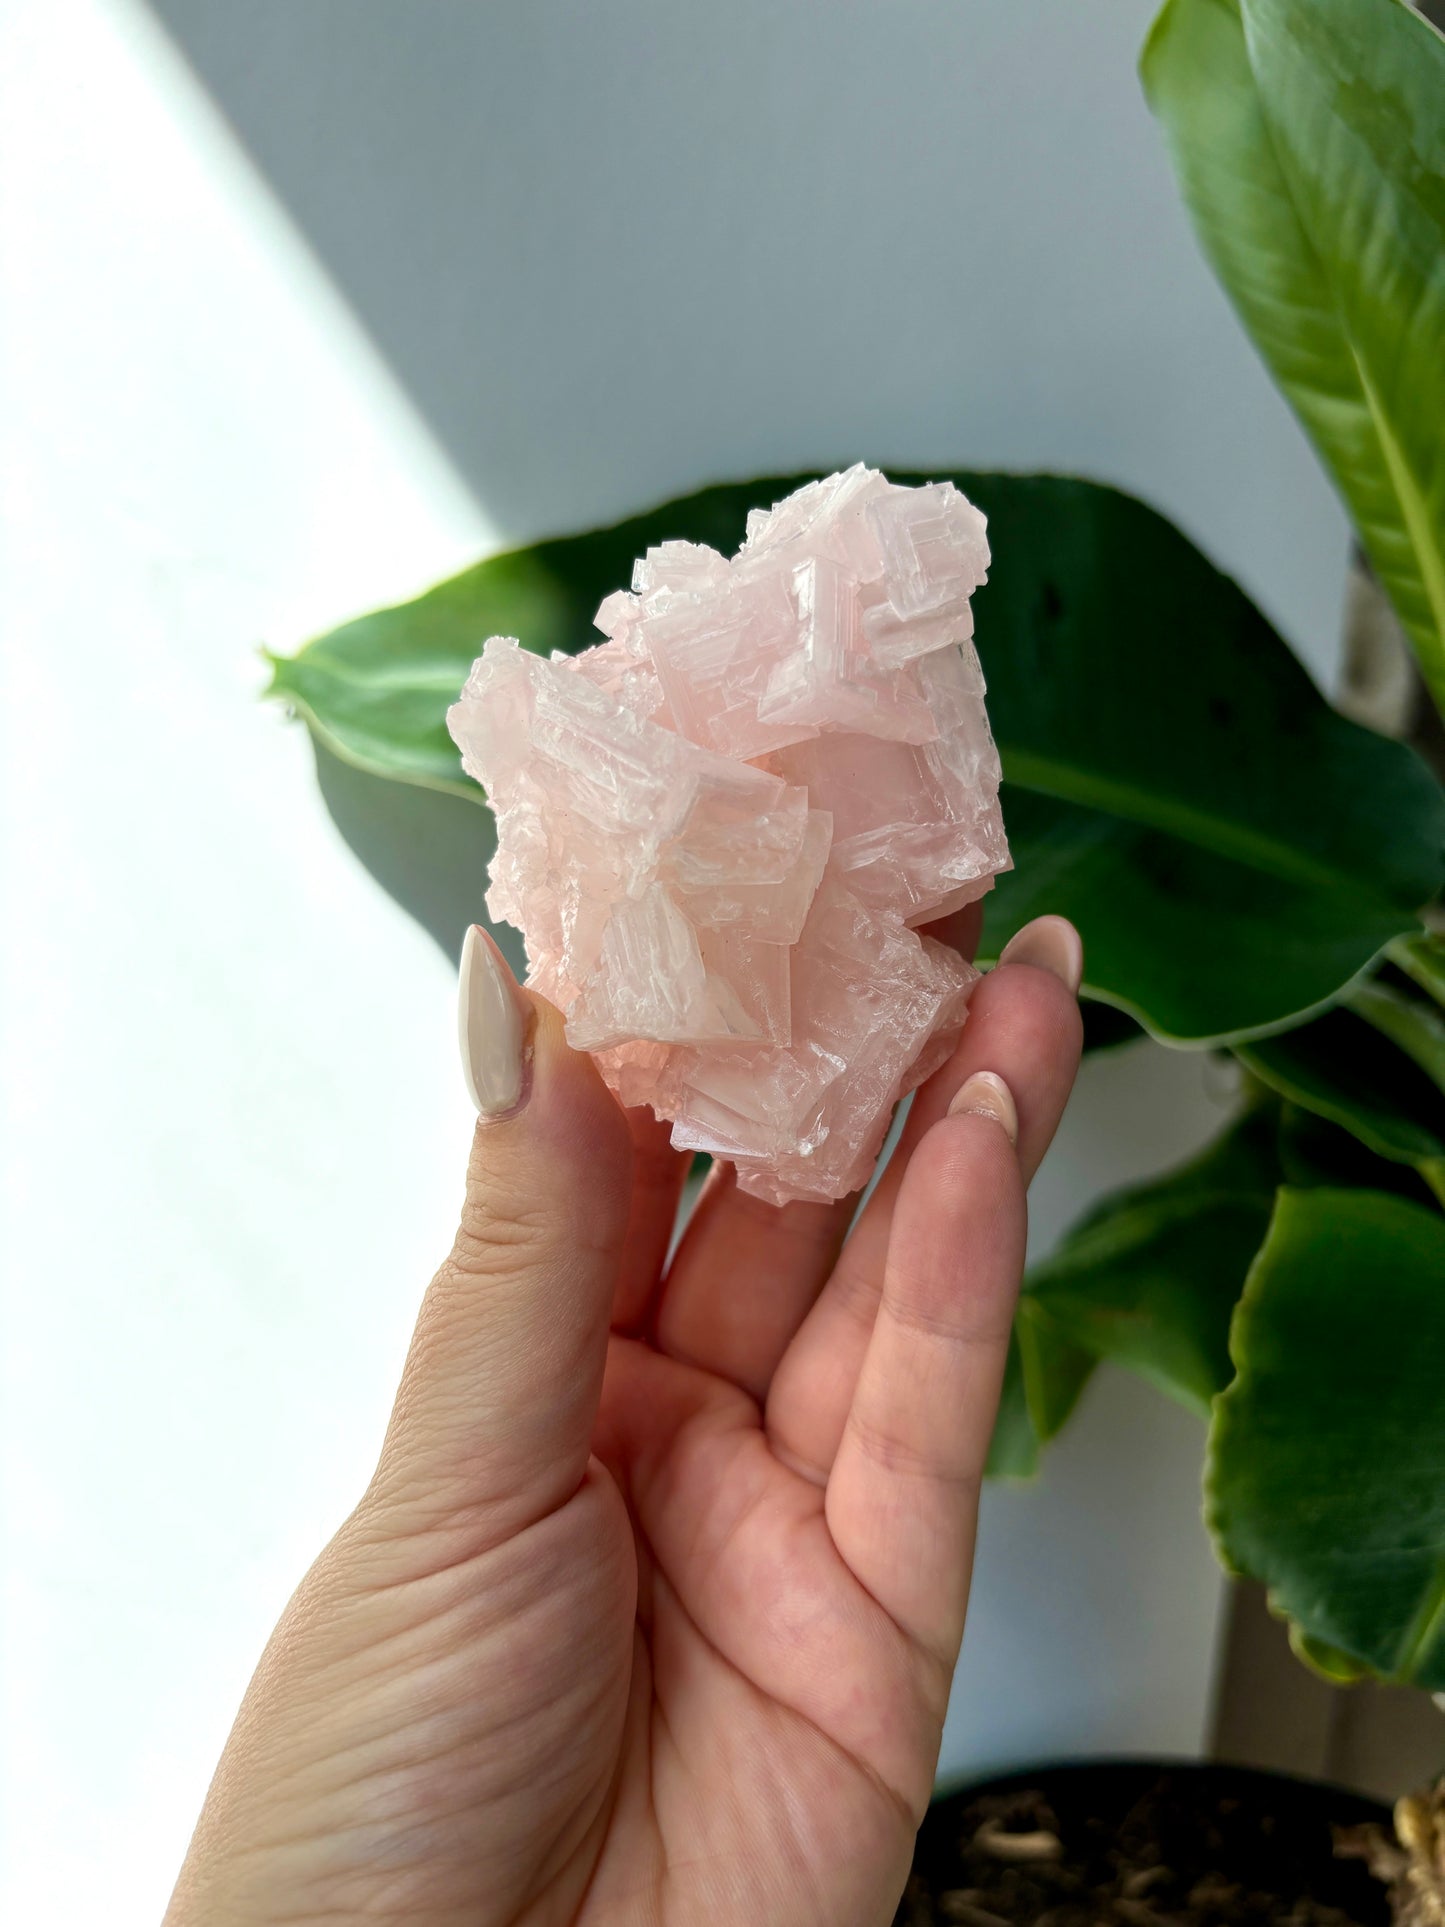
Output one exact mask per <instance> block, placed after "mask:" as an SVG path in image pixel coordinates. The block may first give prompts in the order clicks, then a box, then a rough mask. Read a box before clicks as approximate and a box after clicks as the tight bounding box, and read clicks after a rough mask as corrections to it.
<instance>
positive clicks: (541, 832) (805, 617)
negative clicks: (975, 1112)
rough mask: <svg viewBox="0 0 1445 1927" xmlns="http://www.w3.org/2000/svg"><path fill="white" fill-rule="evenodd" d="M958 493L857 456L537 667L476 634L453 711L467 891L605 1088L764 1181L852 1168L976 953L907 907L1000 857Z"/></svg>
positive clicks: (744, 1183)
mask: <svg viewBox="0 0 1445 1927" xmlns="http://www.w3.org/2000/svg"><path fill="white" fill-rule="evenodd" d="M988 563H989V552H988V542H987V538H986V535H985V523H984V518H983V516H982V515H981V514H980V513H979V512H978V510H977V509H975V508H974V507H973V506H972V504H971V503H969V502H968V500H967V499H966V498H965V497H964V496H963V495H961V494H960V493H959V491H958V490H957V489H956V488H955V487H954V486H953V485H952V483H949V482H936V483H930V484H929V485H928V486H926V487H923V488H903V487H899V486H897V485H896V484H894V483H892V482H890V481H888V479H887V478H886V477H885V476H883V475H880V474H879V473H878V472H877V471H876V470H874V469H868V468H864V467H862V466H858V467H855V468H850V469H848V470H846V471H845V472H844V473H843V474H840V475H830V476H828V477H827V478H826V479H825V480H823V481H820V482H813V483H810V484H809V485H808V486H807V487H806V488H801V489H799V490H798V491H797V493H796V494H793V495H790V496H789V497H788V498H787V499H786V501H783V502H779V503H778V504H777V505H776V507H774V508H771V509H766V510H754V511H753V513H752V514H751V515H750V516H749V517H748V525H747V537H746V540H745V541H744V542H743V545H742V547H741V548H740V549H739V550H738V552H737V554H736V555H735V556H732V557H727V556H723V555H719V554H718V552H717V551H716V550H715V549H710V548H704V547H701V546H699V545H698V544H696V543H692V542H664V543H662V544H661V545H660V546H659V547H657V548H655V549H649V550H648V552H647V554H646V555H645V556H644V557H643V558H642V559H641V561H639V562H638V563H637V564H636V566H635V567H634V570H633V576H632V587H631V589H630V591H629V590H619V591H618V592H617V593H616V594H613V595H609V596H608V597H607V599H606V600H605V601H604V602H603V604H602V606H601V608H600V609H599V610H598V611H597V618H596V621H597V627H598V628H599V629H600V630H601V631H602V633H603V635H604V636H605V637H606V640H605V641H604V642H600V643H598V644H596V645H595V646H594V647H592V648H590V649H585V650H583V651H582V652H581V653H580V654H578V655H575V656H563V655H560V654H559V655H555V656H553V657H552V658H551V659H550V660H547V659H545V658H543V657H541V656H537V655H533V654H531V653H529V652H528V651H527V650H526V649H524V648H522V647H521V646H520V645H519V643H518V642H516V641H515V640H513V639H511V638H509V637H503V636H493V637H492V638H491V640H490V641H489V642H488V643H487V644H486V646H485V648H484V649H483V651H482V654H481V655H480V656H479V657H478V659H477V661H476V662H475V663H474V664H473V666H472V672H471V674H470V676H469V677H468V678H467V684H466V687H465V689H464V690H463V691H462V695H461V699H460V701H459V702H457V703H456V704H455V705H454V706H453V708H452V709H451V710H450V711H449V713H448V716H447V722H448V725H449V727H450V729H451V733H452V735H453V737H454V738H455V739H456V742H457V746H458V747H459V749H460V750H461V752H462V762H463V764H464V766H465V768H466V769H467V771H468V772H469V773H470V774H471V775H472V776H474V777H475V778H476V779H477V781H478V782H479V783H481V784H482V785H483V787H484V788H485V789H486V791H487V794H488V797H489V799H490V801H491V805H492V808H493V810H494V811H495V813H496V819H497V854H496V857H495V859H494V861H493V863H492V868H491V888H490V890H489V892H488V895H487V908H488V910H489V912H490V914H491V915H492V917H494V918H497V919H504V920H506V921H507V922H509V923H514V924H516V925H517V926H518V927H519V928H520V929H521V930H522V932H523V934H524V936H525V937H526V941H527V954H528V958H529V961H530V965H531V970H530V975H529V977H528V982H529V984H530V985H531V986H532V988H533V989H535V990H537V991H539V992H540V993H541V994H542V995H543V996H545V997H547V998H549V999H550V1000H551V1002H553V1003H554V1004H555V1005H556V1006H557V1007H558V1009H559V1010H561V1011H562V1013H563V1014H564V1016H565V1018H566V1022H567V1036H568V1039H569V1040H570V1042H571V1043H572V1044H573V1045H574V1046H575V1047H576V1048H577V1049H578V1050H586V1051H591V1052H592V1053H593V1054H594V1055H595V1057H596V1061H597V1063H598V1065H599V1067H600V1069H601V1071H602V1074H603V1076H604V1077H605V1078H606V1079H607V1081H608V1083H609V1084H610V1085H611V1086H612V1088H613V1089H614V1090H615V1091H616V1093H617V1095H618V1097H619V1098H620V1099H621V1101H622V1102H623V1103H624V1104H627V1105H637V1104H640V1105H650V1106H651V1108H652V1109H653V1110H654V1111H655V1112H656V1113H657V1115H658V1116H659V1117H665V1118H670V1119H671V1120H672V1127H673V1128H672V1141H673V1143H674V1144H675V1145H677V1146H679V1147H680V1148H682V1149H685V1150H693V1151H708V1152H711V1153H712V1155H713V1156H714V1157H718V1158H723V1159H726V1160H728V1161H729V1162H731V1163H732V1164H734V1165H735V1166H736V1167H737V1175H738V1183H739V1185H740V1186H741V1187H742V1189H743V1190H744V1191H749V1192H752V1193H753V1194H754V1195H755V1196H757V1197H761V1198H766V1199H769V1200H771V1201H772V1202H773V1203H775V1204H783V1203H786V1202H787V1201H788V1200H789V1199H792V1198H815V1199H817V1198H839V1197H843V1196H846V1195H847V1193H849V1192H850V1191H854V1190H856V1189H857V1188H858V1187H859V1186H860V1185H861V1184H863V1183H865V1182H866V1180H867V1178H868V1175H869V1173H870V1171H871V1169H872V1166H873V1162H874V1160H875V1158H876V1157H877V1154H878V1150H879V1147H880V1145H881V1143H882V1140H883V1136H884V1133H885V1131H886V1129H887V1125H888V1117H889V1113H890V1111H891V1109H892V1106H893V1105H894V1104H895V1103H896V1102H897V1100H898V1099H899V1097H900V1096H902V1095H903V1094H904V1093H905V1092H907V1091H910V1090H912V1089H913V1088H914V1086H915V1085H916V1084H918V1083H919V1082H921V1081H922V1079H923V1078H924V1077H926V1076H927V1075H928V1074H929V1073H930V1072H931V1071H932V1070H933V1069H935V1068H936V1067H937V1066H938V1065H939V1064H941V1063H942V1062H943V1061H944V1059H945V1058H946V1056H947V1055H948V1053H949V1052H950V1051H951V1049H952V1047H953V1044H954V1042H955V1040H956V1039H957V1036H958V1033H959V1030H960V1028H961V1027H962V1024H963V1020H964V1015H965V1005H966V1002H967V998H968V993H969V990H970V988H971V986H972V984H973V981H974V979H975V977H976V975H977V973H976V972H975V971H974V969H973V968H972V966H971V965H969V964H967V963H965V962H964V961H963V960H962V959H961V958H960V957H959V955H958V954H957V952H956V951H954V950H952V949H950V948H949V947H947V946H946V945H944V944H942V943H939V942H936V941H935V940H934V939H933V938H931V937H929V936H928V935H926V934H922V932H921V928H920V927H921V926H926V925H927V924H929V923H931V922H933V921H935V920H936V919H938V918H940V917H944V916H947V915H948V914H950V913H951V912H952V911H954V910H957V909H960V908H961V907H962V906H963V905H964V904H966V903H970V902H972V901H973V900H974V899H975V898H978V897H981V896H982V895H983V894H984V892H985V891H986V890H988V889H990V888H991V887H992V884H993V879H994V877H995V875H996V874H997V873H998V872H999V871H1001V870H1006V869H1007V868H1008V867H1009V855H1008V845H1007V843H1006V841H1005V838H1004V831H1003V820H1002V817H1001V815H1000V813H999V806H998V784H999V765H998V757H997V753H996V752H995V749H994V745H993V738H992V736H991V735H990V733H989V726H988V717H987V715H986V714H985V711H984V701H983V697H984V685H983V676H982V674H981V673H980V670H979V663H978V657H977V655H976V653H975V651H974V648H973V641H972V637H973V612H972V609H971V607H970V597H971V596H972V594H973V592H974V590H975V589H976V588H978V586H979V585H980V584H981V583H982V582H983V581H985V580H986V572H987V569H988Z"/></svg>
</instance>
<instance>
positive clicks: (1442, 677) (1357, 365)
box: [1240, 6, 1445, 713]
mask: <svg viewBox="0 0 1445 1927" xmlns="http://www.w3.org/2000/svg"><path fill="white" fill-rule="evenodd" d="M1248 15H1249V10H1248V7H1247V6H1243V7H1241V9H1240V26H1241V29H1242V31H1243V34H1244V45H1245V58H1246V60H1247V62H1248V65H1249V69H1250V72H1251V74H1252V75H1253V76H1254V82H1255V98H1256V100H1257V101H1258V104H1259V119H1260V125H1261V126H1262V127H1263V129H1264V137H1265V139H1266V141H1267V142H1268V143H1269V149H1270V153H1271V154H1272V155H1273V157H1274V164H1275V167H1276V169H1277V171H1278V174H1279V179H1280V183H1281V185H1282V187H1283V189H1284V192H1285V197H1286V199H1287V200H1288V202H1289V205H1290V209H1291V212H1292V213H1293V215H1294V218H1295V222H1296V224H1297V226H1298V228H1299V232H1300V236H1301V239H1302V241H1303V243H1304V246H1305V248H1306V250H1307V252H1308V254H1309V257H1310V259H1311V261H1312V262H1313V264H1314V266H1315V269H1316V271H1317V273H1318V275H1319V278H1320V281H1321V284H1322V285H1323V286H1324V287H1325V288H1326V290H1327V291H1328V293H1329V297H1330V314H1331V315H1332V317H1333V318H1334V321H1335V324H1336V326H1337V327H1338V328H1339V331H1340V339H1341V340H1342V341H1343V343H1344V345H1345V348H1346V350H1347V352H1348V354H1349V357H1350V361H1351V363H1352V365H1353V367H1354V371H1355V377H1356V379H1357V380H1358V382H1359V384H1360V393H1361V396H1362V397H1363V400H1364V404H1365V409H1366V412H1367V414H1368V416H1369V420H1370V425H1371V427H1372V428H1373V429H1374V432H1375V438H1376V441H1377V442H1378V444H1379V449H1380V457H1381V460H1382V462H1383V464H1384V468H1385V473H1386V475H1387V476H1388V478H1389V482H1390V486H1391V489H1392V491H1393V493H1394V496H1395V502H1396V507H1397V510H1398V512H1399V517H1400V521H1401V523H1402V524H1403V526H1404V529H1405V534H1406V538H1407V540H1408V541H1409V544H1410V550H1411V553H1412V555H1413V556H1414V559H1415V565H1416V568H1417V570H1418V572H1419V576H1420V580H1421V583H1422V584H1423V586H1424V589H1425V598H1426V601H1427V603H1428V604H1429V607H1430V612H1431V617H1432V620H1433V623H1434V633H1433V634H1432V635H1428V636H1424V635H1421V634H1420V633H1419V630H1418V627H1417V626H1413V625H1412V634H1413V636H1414V640H1415V644H1416V650H1417V654H1418V657H1419V661H1420V669H1421V673H1422V674H1423V675H1424V677H1425V680H1426V682H1427V683H1428V684H1429V687H1430V693H1431V695H1432V696H1433V698H1434V700H1435V703H1436V705H1437V707H1439V708H1440V709H1441V711H1442V713H1445V554H1439V553H1436V551H1435V549H1434V545H1433V542H1432V540H1431V538H1430V522H1429V517H1428V514H1427V513H1426V512H1425V507H1424V503H1423V502H1422V501H1421V500H1420V497H1419V494H1418V492H1417V490H1416V488H1415V479H1414V476H1413V474H1412V473H1411V471H1410V468H1409V464H1408V463H1407V462H1406V461H1405V458H1404V455H1403V452H1402V451H1401V450H1400V448H1399V447H1398V445H1397V443H1396V441H1395V437H1394V433H1393V431H1392V430H1391V428H1390V425H1389V421H1388V418H1387V416H1386V414H1385V411H1384V408H1383V406H1382V404H1381V403H1380V400H1379V397H1378V396H1377V394H1376V393H1375V388H1374V385H1373V383H1372V382H1371V380H1370V378H1369V376H1368V375H1367V374H1366V372H1365V364H1364V361H1363V359H1362V357H1361V354H1360V350H1359V348H1358V347H1357V345H1356V343H1355V338H1354V336H1353V334H1352V333H1351V331H1350V326H1349V323H1348V321H1347V319H1346V317H1345V313H1344V309H1343V307H1342V305H1341V302H1340V298H1339V293H1338V290H1337V289H1336V287H1335V282H1334V277H1333V276H1332V275H1331V273H1330V271H1329V267H1328V265H1327V263H1326V261H1325V258H1324V256H1323V255H1322V254H1321V252H1320V249H1319V246H1318V244H1317V243H1316V241H1315V238H1314V235H1313V234H1312V233H1311V231H1310V227H1309V224H1308V223H1307V221H1306V220H1305V217H1304V211H1303V209H1302V208H1301V207H1300V204H1299V199H1298V197H1297V196H1296V194H1295V192H1294V188H1293V186H1292V184H1291V181H1290V175H1289V169H1288V168H1287V167H1286V166H1285V164H1284V162H1283V161H1282V160H1281V158H1280V151H1279V143H1278V141H1277V140H1276V138H1275V130H1274V127H1273V124H1272V122H1271V120H1270V116H1269V113H1268V111H1267V110H1266V106H1265V94H1264V89H1263V88H1262V87H1261V86H1260V84H1259V75H1258V71H1257V69H1256V68H1255V63H1254V57H1253V55H1252V53H1251V52H1250V46H1249V40H1250V32H1249V17H1248Z"/></svg>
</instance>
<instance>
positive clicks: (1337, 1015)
mask: <svg viewBox="0 0 1445 1927" xmlns="http://www.w3.org/2000/svg"><path fill="white" fill-rule="evenodd" d="M1236 1055H1237V1056H1238V1057H1239V1060H1240V1062H1241V1063H1242V1064H1244V1065H1245V1067H1246V1068H1247V1069H1248V1070H1251V1071H1252V1072H1253V1073H1254V1075H1255V1076H1256V1077H1258V1078H1260V1079H1261V1080H1262V1081H1263V1082H1264V1083H1266V1084H1268V1085H1269V1086H1270V1088H1271V1089H1272V1090H1275V1091H1278V1092H1279V1094H1280V1096H1281V1097H1286V1098H1288V1099H1290V1101H1291V1102H1292V1103H1295V1104H1299V1105H1302V1106H1303V1107H1304V1108H1305V1109H1306V1110H1307V1111H1313V1112H1314V1113H1315V1114H1316V1115H1317V1116H1319V1117H1324V1118H1328V1119H1329V1120H1330V1121H1331V1122H1332V1123H1334V1124H1339V1125H1341V1126H1343V1128H1344V1129H1345V1130H1347V1131H1350V1132H1353V1134H1354V1135H1355V1136H1356V1137H1357V1138H1358V1139H1359V1140H1360V1142H1361V1143H1362V1144H1365V1145H1367V1146H1368V1147H1369V1148H1370V1150H1372V1151H1374V1152H1375V1153H1376V1154H1377V1155H1378V1156H1380V1157H1382V1158H1391V1159H1393V1160H1395V1161H1396V1162H1398V1163H1401V1164H1413V1165H1416V1166H1421V1165H1426V1164H1428V1163H1430V1162H1431V1161H1432V1160H1434V1159H1437V1158H1441V1157H1445V1093H1442V1092H1441V1090H1440V1087H1439V1086H1438V1085H1437V1084H1435V1083H1434V1082H1433V1080H1432V1079H1431V1078H1430V1077H1428V1076H1427V1075H1426V1073H1425V1072H1424V1071H1422V1070H1421V1069H1420V1067H1419V1065H1418V1064H1416V1063H1415V1062H1414V1061H1413V1060H1412V1059H1411V1058H1410V1057H1408V1056H1406V1055H1405V1053H1404V1052H1403V1051H1400V1050H1397V1049H1396V1048H1395V1047H1394V1046H1393V1045H1392V1044H1391V1043H1390V1042H1389V1041H1388V1040H1387V1039H1386V1038H1384V1037H1382V1036H1381V1034H1380V1032H1379V1031H1378V1030H1377V1029H1376V1028H1375V1027H1374V1026H1373V1025H1372V1024H1369V1023H1366V1022H1365V1020H1364V1019H1363V1018H1362V1017H1360V1016H1358V1015H1356V1013H1355V1012H1354V1011H1352V1010H1346V1009H1343V1008H1341V1009H1337V1010H1331V1011H1328V1012H1326V1014H1325V1015H1324V1016H1323V1017H1317V1018H1315V1020H1314V1021H1313V1022H1312V1023H1309V1024H1303V1025H1301V1026H1300V1028H1299V1029H1298V1030H1291V1031H1286V1032H1284V1033H1283V1034H1282V1035H1280V1036H1277V1037H1262V1038H1257V1039H1256V1040H1255V1041H1254V1042H1253V1043H1249V1044H1241V1045H1237V1046H1236Z"/></svg>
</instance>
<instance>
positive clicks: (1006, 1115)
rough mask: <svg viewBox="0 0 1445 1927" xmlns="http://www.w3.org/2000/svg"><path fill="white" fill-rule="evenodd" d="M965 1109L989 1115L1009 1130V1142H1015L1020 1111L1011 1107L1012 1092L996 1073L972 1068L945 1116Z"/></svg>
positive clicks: (984, 1115) (976, 1115) (982, 1115)
mask: <svg viewBox="0 0 1445 1927" xmlns="http://www.w3.org/2000/svg"><path fill="white" fill-rule="evenodd" d="M965 1111H967V1112H969V1113H971V1115H972V1116H974V1117H991V1118H992V1119H993V1121H994V1123H995V1124H1002V1126H1003V1128H1004V1129H1005V1130H1006V1131H1007V1132H1008V1141H1009V1143H1010V1144H1017V1143H1018V1141H1019V1114H1018V1111H1017V1110H1016V1109H1015V1107H1014V1099H1013V1092H1012V1091H1011V1090H1010V1089H1009V1087H1008V1085H1007V1084H1005V1083H1004V1081H1003V1079H1002V1078H1001V1077H1000V1076H999V1075H998V1074H997V1072H995V1071H975V1072H974V1073H973V1076H972V1077H970V1078H968V1079H967V1080H966V1081H965V1082H964V1084H963V1085H962V1087H961V1088H960V1089H959V1090H958V1091H957V1092H955V1094H954V1099H953V1102H952V1103H951V1104H950V1105H949V1107H948V1115H949V1116H950V1117H958V1116H959V1115H960V1114H961V1113H962V1112H965Z"/></svg>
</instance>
